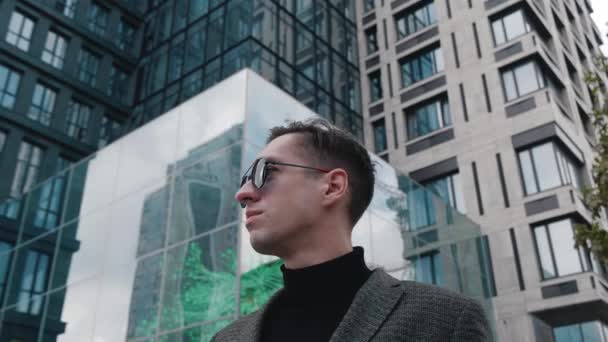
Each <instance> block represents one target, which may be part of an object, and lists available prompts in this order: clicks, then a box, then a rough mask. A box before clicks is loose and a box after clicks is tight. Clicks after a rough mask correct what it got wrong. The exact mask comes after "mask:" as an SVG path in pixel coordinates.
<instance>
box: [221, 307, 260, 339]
mask: <svg viewBox="0 0 608 342" xmlns="http://www.w3.org/2000/svg"><path fill="white" fill-rule="evenodd" d="M259 313H260V311H255V312H253V313H250V314H248V315H245V316H242V317H239V318H238V319H237V320H235V321H233V322H231V323H230V324H228V325H227V326H225V327H224V328H222V329H221V330H220V331H218V332H217V333H216V334H215V336H213V339H212V340H211V341H213V342H224V341H238V340H239V337H240V336H242V334H243V332H244V331H250V330H251V328H252V325H253V324H254V322H255V318H256V315H258V314H259Z"/></svg>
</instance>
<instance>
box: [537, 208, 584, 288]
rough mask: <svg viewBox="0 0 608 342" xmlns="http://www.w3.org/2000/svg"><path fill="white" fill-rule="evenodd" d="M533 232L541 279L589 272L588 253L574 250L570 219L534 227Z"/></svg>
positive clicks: (580, 248)
mask: <svg viewBox="0 0 608 342" xmlns="http://www.w3.org/2000/svg"><path fill="white" fill-rule="evenodd" d="M533 231H534V240H535V243H536V251H537V253H538V258H539V264H540V266H541V273H542V274H541V275H542V278H543V279H550V278H555V277H562V276H565V275H568V274H573V273H578V272H582V271H587V270H589V254H588V252H587V251H585V250H584V249H583V248H582V247H579V248H574V227H573V222H572V220H571V219H564V220H561V221H557V222H553V223H549V224H543V225H539V226H535V227H534V228H533Z"/></svg>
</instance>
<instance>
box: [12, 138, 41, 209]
mask: <svg viewBox="0 0 608 342" xmlns="http://www.w3.org/2000/svg"><path fill="white" fill-rule="evenodd" d="M41 163H42V148H40V147H38V146H36V145H34V144H30V143H28V142H25V141H23V142H21V146H20V147H19V154H18V155H17V165H16V167H15V176H14V177H13V184H12V185H11V197H13V198H16V197H19V196H21V195H22V194H24V193H26V192H27V191H29V190H30V189H31V188H32V186H33V185H34V184H36V181H37V178H38V170H39V169H40V164H41Z"/></svg>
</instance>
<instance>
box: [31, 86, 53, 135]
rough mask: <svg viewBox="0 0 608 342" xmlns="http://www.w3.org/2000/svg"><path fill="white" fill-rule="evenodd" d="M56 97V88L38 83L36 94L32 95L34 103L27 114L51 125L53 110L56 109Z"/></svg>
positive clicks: (33, 118) (44, 123) (35, 89)
mask: <svg viewBox="0 0 608 342" xmlns="http://www.w3.org/2000/svg"><path fill="white" fill-rule="evenodd" d="M56 97H57V93H56V92H55V91H54V90H52V89H50V88H48V87H47V86H45V85H42V84H40V83H38V84H36V87H35V88H34V94H33V95H32V105H31V106H30V109H29V111H28V113H27V116H28V117H29V118H30V119H32V120H36V121H38V122H40V123H41V124H43V125H45V126H49V125H50V124H51V116H52V113H53V110H54V109H55V98H56Z"/></svg>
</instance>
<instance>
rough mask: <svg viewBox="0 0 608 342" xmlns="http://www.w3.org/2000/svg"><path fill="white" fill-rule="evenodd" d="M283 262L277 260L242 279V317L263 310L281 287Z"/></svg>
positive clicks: (252, 271) (254, 270) (244, 275)
mask: <svg viewBox="0 0 608 342" xmlns="http://www.w3.org/2000/svg"><path fill="white" fill-rule="evenodd" d="M280 267H281V261H280V260H276V261H272V262H269V263H266V264H263V265H261V266H258V267H256V268H254V269H252V270H251V271H249V272H247V273H244V274H243V275H242V277H241V293H240V296H241V307H240V312H241V315H246V314H249V313H252V312H254V311H255V310H258V309H259V308H261V307H262V306H263V305H264V304H265V303H266V302H267V301H268V299H270V297H271V296H272V295H273V294H274V293H275V292H276V291H277V290H279V289H280V288H281V287H283V278H282V276H281V270H280Z"/></svg>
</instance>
